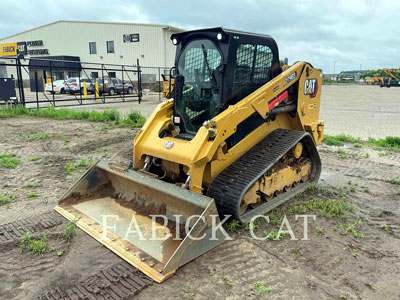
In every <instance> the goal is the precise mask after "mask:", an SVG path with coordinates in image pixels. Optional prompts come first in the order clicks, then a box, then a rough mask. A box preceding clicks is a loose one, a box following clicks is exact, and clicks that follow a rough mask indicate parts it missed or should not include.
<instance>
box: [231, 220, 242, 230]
mask: <svg viewBox="0 0 400 300" xmlns="http://www.w3.org/2000/svg"><path fill="white" fill-rule="evenodd" d="M240 227H241V224H240V222H239V221H238V220H233V221H232V222H230V223H229V224H228V230H229V231H230V232H236V231H237V230H238V228H240Z"/></svg>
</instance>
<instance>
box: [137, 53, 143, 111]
mask: <svg viewBox="0 0 400 300" xmlns="http://www.w3.org/2000/svg"><path fill="white" fill-rule="evenodd" d="M141 72H142V71H141V69H140V65H139V58H138V59H137V73H138V94H139V95H138V96H139V104H140V103H141V102H142V73H141Z"/></svg>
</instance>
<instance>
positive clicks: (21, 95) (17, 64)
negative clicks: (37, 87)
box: [15, 55, 25, 107]
mask: <svg viewBox="0 0 400 300" xmlns="http://www.w3.org/2000/svg"><path fill="white" fill-rule="evenodd" d="M15 67H16V68H17V80H18V91H19V101H20V102H21V104H22V105H23V106H24V107H25V92H24V83H23V81H22V70H21V60H20V55H18V56H17V59H16V60H15Z"/></svg>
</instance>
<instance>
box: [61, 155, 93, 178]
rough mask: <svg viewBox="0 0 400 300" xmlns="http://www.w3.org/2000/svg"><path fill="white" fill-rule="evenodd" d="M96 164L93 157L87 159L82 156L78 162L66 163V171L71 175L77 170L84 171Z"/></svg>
mask: <svg viewBox="0 0 400 300" xmlns="http://www.w3.org/2000/svg"><path fill="white" fill-rule="evenodd" d="M93 164H94V162H93V159H92V158H91V157H89V158H87V159H85V158H82V159H81V160H79V161H76V162H70V163H67V164H66V165H65V171H66V172H67V174H68V175H71V174H72V173H73V172H75V171H78V170H80V171H82V170H87V169H89V168H90V167H91V166H92V165H93Z"/></svg>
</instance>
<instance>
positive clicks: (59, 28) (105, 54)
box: [0, 20, 183, 79]
mask: <svg viewBox="0 0 400 300" xmlns="http://www.w3.org/2000/svg"><path fill="white" fill-rule="evenodd" d="M181 31H183V30H182V29H179V28H176V27H172V26H169V25H158V24H137V23H114V22H88V21H63V20H60V21H57V22H54V23H50V24H47V25H43V26H40V27H37V28H33V29H30V30H27V31H24V32H21V33H18V34H14V35H11V36H8V37H4V38H0V44H6V43H26V53H27V54H26V55H25V57H27V58H30V57H40V58H47V57H49V58H50V57H54V56H57V57H62V56H75V57H79V58H80V61H81V62H93V63H100V64H117V65H136V62H137V59H139V62H140V65H141V66H143V67H144V68H143V69H142V74H143V75H144V77H145V75H146V74H148V75H149V74H153V75H154V76H155V75H157V73H158V69H151V68H145V67H163V68H164V67H165V68H169V67H171V66H172V65H173V62H174V57H175V46H174V45H173V44H172V42H171V39H170V37H171V34H173V33H176V32H181ZM82 66H83V67H85V65H84V64H82ZM8 69H9V70H8V73H9V76H10V75H11V74H12V73H13V71H12V70H10V68H8ZM71 75H74V74H72V72H70V73H68V72H67V71H65V73H64V74H62V75H61V76H63V77H64V79H65V77H69V76H71ZM96 75H98V74H92V75H88V76H93V77H94V76H96ZM14 76H15V75H14ZM26 76H27V75H26V74H25V75H24V78H25V77H26ZM117 76H118V74H117ZM151 77H153V76H151ZM57 79H59V78H57Z"/></svg>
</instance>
